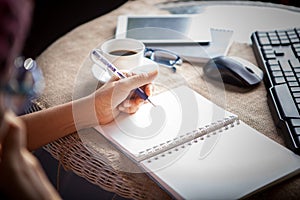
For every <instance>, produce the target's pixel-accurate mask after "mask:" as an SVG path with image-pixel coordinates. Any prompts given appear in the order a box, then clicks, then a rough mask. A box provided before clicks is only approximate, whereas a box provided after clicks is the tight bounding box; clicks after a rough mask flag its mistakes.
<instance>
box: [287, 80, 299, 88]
mask: <svg viewBox="0 0 300 200" xmlns="http://www.w3.org/2000/svg"><path fill="white" fill-rule="evenodd" d="M288 84H289V86H290V87H297V86H299V83H298V82H296V81H293V82H288Z"/></svg>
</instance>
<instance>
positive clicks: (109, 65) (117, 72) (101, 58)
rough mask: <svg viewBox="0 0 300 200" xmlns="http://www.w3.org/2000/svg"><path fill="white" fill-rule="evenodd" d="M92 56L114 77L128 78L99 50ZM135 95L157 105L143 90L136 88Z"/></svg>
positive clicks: (94, 51) (95, 50)
mask: <svg viewBox="0 0 300 200" xmlns="http://www.w3.org/2000/svg"><path fill="white" fill-rule="evenodd" d="M92 55H94V56H95V58H97V60H99V61H100V62H101V63H103V64H104V65H105V66H106V67H107V68H108V69H109V70H110V71H111V72H112V73H113V74H114V75H116V76H117V77H119V78H120V79H124V78H126V76H125V75H124V74H123V73H122V72H121V71H120V70H118V68H117V67H116V66H114V65H113V64H112V63H111V62H109V61H108V60H107V59H106V58H105V57H104V56H102V54H101V53H100V52H99V50H97V49H94V50H93V51H92ZM135 93H136V94H137V95H138V96H139V97H141V98H142V99H144V100H147V101H148V102H149V103H151V104H152V105H153V106H154V107H155V104H154V103H152V101H151V100H150V99H149V97H148V96H147V94H145V92H144V91H143V90H142V89H141V88H136V89H135Z"/></svg>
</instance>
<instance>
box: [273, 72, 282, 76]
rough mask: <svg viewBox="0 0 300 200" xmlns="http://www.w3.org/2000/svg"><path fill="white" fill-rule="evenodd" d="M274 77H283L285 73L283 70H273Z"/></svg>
mask: <svg viewBox="0 0 300 200" xmlns="http://www.w3.org/2000/svg"><path fill="white" fill-rule="evenodd" d="M272 75H273V77H283V73H282V72H281V71H272Z"/></svg>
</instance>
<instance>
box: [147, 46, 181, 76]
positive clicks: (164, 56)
mask: <svg viewBox="0 0 300 200" xmlns="http://www.w3.org/2000/svg"><path fill="white" fill-rule="evenodd" d="M144 56H145V57H146V58H149V59H151V60H153V61H155V62H157V63H159V64H162V65H163V66H165V67H168V68H170V69H172V71H173V72H176V66H179V65H181V64H182V59H181V58H180V56H178V55H177V54H176V53H174V52H172V51H169V50H165V49H155V48H146V49H145V54H144Z"/></svg>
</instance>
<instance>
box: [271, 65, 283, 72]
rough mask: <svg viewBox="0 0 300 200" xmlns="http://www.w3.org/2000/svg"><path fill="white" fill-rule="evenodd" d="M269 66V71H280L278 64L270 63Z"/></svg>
mask: <svg viewBox="0 0 300 200" xmlns="http://www.w3.org/2000/svg"><path fill="white" fill-rule="evenodd" d="M269 68H270V70H271V71H281V68H280V66H279V65H270V66H269Z"/></svg>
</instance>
